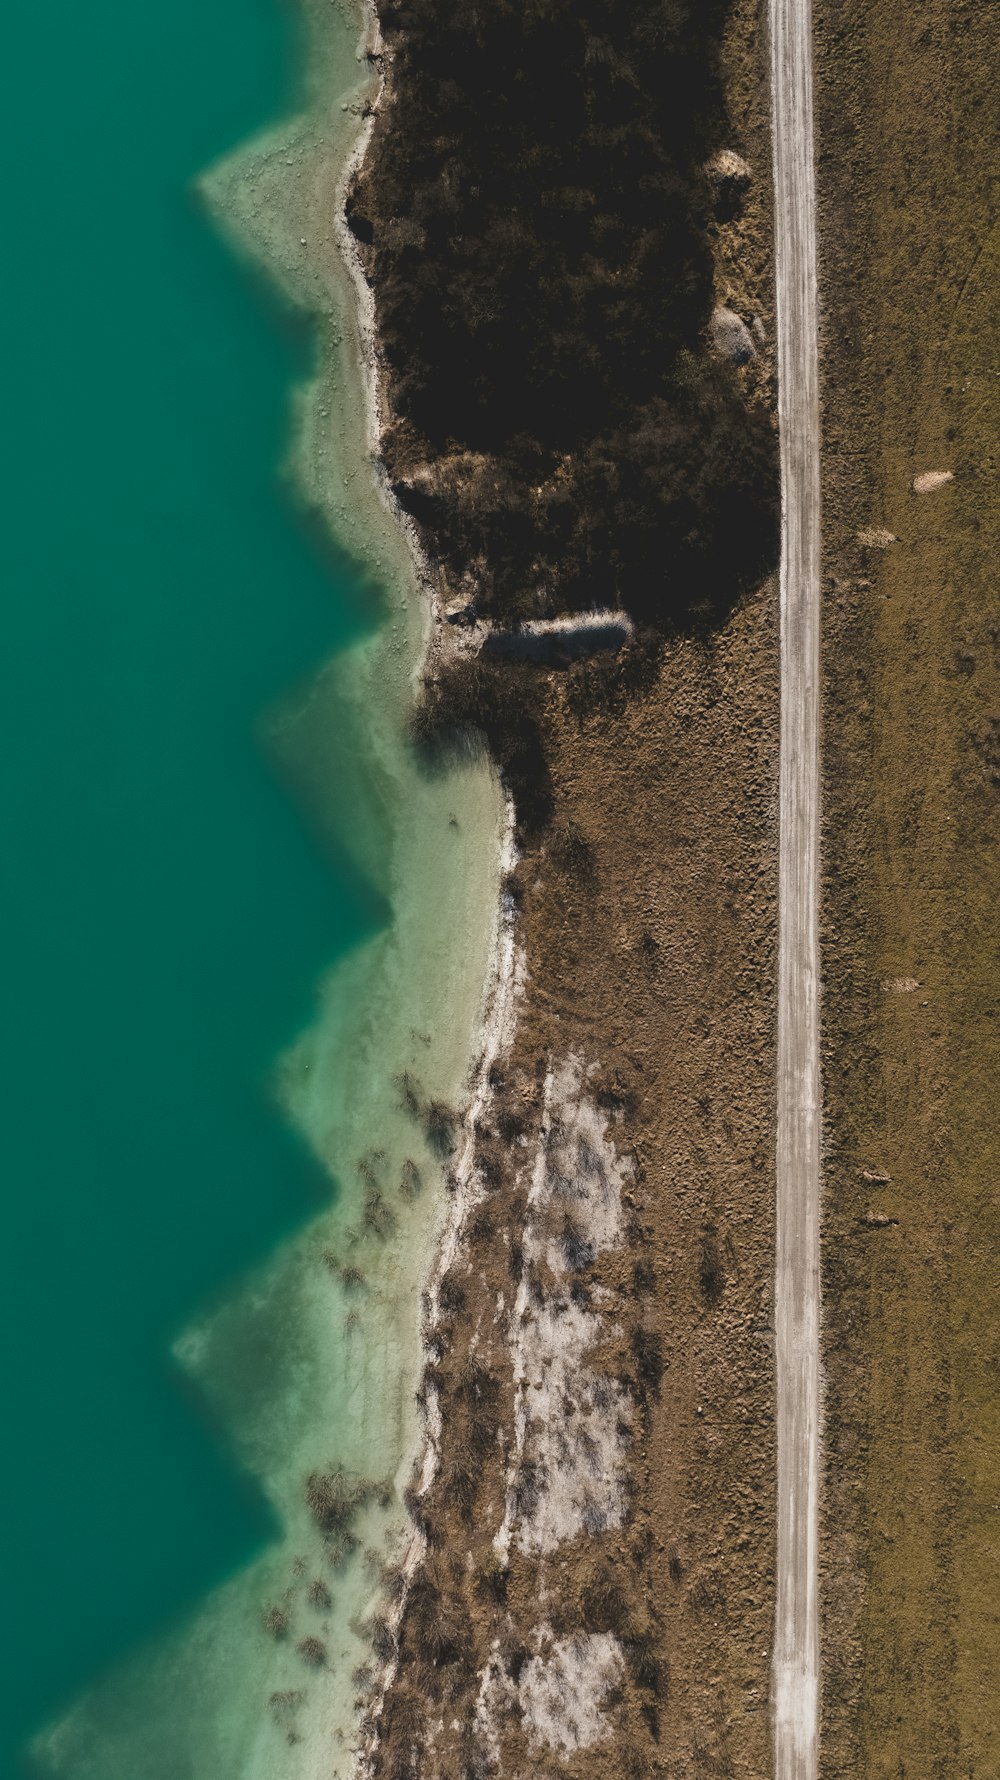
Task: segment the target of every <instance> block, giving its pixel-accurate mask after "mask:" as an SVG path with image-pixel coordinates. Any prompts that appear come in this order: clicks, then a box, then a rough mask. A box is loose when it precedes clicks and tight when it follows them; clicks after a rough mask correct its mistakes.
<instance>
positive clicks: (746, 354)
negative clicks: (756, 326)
mask: <svg viewBox="0 0 1000 1780" xmlns="http://www.w3.org/2000/svg"><path fill="white" fill-rule="evenodd" d="M708 337H709V340H710V341H711V343H712V350H713V352H717V353H718V354H719V357H720V358H727V359H729V360H730V362H731V363H732V364H734V365H746V364H749V362H750V360H751V359H752V358H753V356H754V345H753V340H752V339H751V337H750V329H749V328H748V327H747V324H746V322H745V321H744V320H743V318H742V316H740V315H737V313H736V311H735V309H726V308H724V307H721V306H720V307H719V308H718V309H715V310H713V312H712V319H711V321H710V322H709V325H708Z"/></svg>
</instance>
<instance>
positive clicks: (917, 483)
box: [911, 470, 955, 494]
mask: <svg viewBox="0 0 1000 1780" xmlns="http://www.w3.org/2000/svg"><path fill="white" fill-rule="evenodd" d="M954 480H955V472H954V470H921V472H920V474H919V476H914V478H913V482H912V485H911V486H912V488H913V492H914V494H933V493H934V492H935V490H936V489H938V488H944V487H945V486H946V485H947V484H948V483H949V482H954Z"/></svg>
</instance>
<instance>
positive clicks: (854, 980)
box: [818, 0, 1000, 1780]
mask: <svg viewBox="0 0 1000 1780" xmlns="http://www.w3.org/2000/svg"><path fill="white" fill-rule="evenodd" d="M818 19H819V27H820V44H821V54H820V58H819V73H820V82H819V89H820V104H821V140H822V141H824V143H825V147H826V154H825V156H824V159H823V162H822V168H823V172H822V182H823V200H824V210H823V237H824V263H825V267H826V293H827V329H826V338H827V358H826V377H827V389H826V442H827V456H826V477H827V487H826V491H825V499H826V514H827V520H826V530H827V555H828V561H827V567H828V580H827V614H828V617H827V648H826V662H827V679H828V692H827V717H826V721H827V741H826V758H827V762H828V788H827V827H826V837H825V854H826V933H825V958H826V976H827V982H826V1002H825V1008H826V1029H827V1058H826V1079H827V1111H828V1124H829V1134H830V1167H829V1171H828V1192H827V1204H826V1210H825V1223H826V1245H825V1247H826V1252H825V1269H826V1292H825V1298H826V1306H827V1319H826V1367H827V1376H828V1385H829V1395H828V1428H827V1454H828V1459H827V1468H828V1477H827V1503H828V1514H827V1522H826V1541H825V1551H826V1579H825V1593H826V1597H827V1600H828V1602H829V1604H830V1608H829V1613H828V1623H827V1627H826V1638H825V1650H826V1667H827V1674H826V1697H825V1715H826V1723H825V1727H824V1747H825V1763H826V1772H827V1773H828V1774H829V1776H830V1777H831V1780H833V1776H834V1775H840V1774H841V1773H846V1772H851V1773H855V1774H859V1775H864V1776H869V1777H871V1780H876V1777H878V1780H881V1777H883V1776H884V1777H885V1780H889V1777H890V1776H892V1777H893V1780H895V1776H897V1775H899V1774H901V1773H905V1774H906V1775H907V1776H908V1780H932V1777H934V1776H937V1775H942V1774H945V1773H947V1774H955V1775H958V1774H962V1775H966V1774H968V1775H975V1776H977V1780H979V1777H982V1780H986V1776H989V1775H996V1774H997V1773H998V1772H1000V1742H998V1736H997V1728H998V1722H1000V1721H998V1717H997V1711H996V1705H995V1678H996V1671H997V1667H998V1659H1000V1636H998V1625H1000V1571H998V1566H997V1564H996V1560H995V1539H996V1531H995V1529H996V1524H997V1523H996V1510H995V1501H994V1498H995V1496H996V1487H995V1483H996V1475H997V1468H998V1465H1000V1401H998V1392H997V1384H996V1377H995V1373H994V1371H993V1368H992V1362H991V1356H992V1355H995V1354H996V1351H997V1346H998V1342H1000V1303H998V1299H997V1293H996V1254H997V1249H998V1246H1000V1218H998V1214H997V1202H996V1191H995V1183H996V1177H997V1172H998V1167H1000V1155H998V1148H1000V1146H998V1142H997V1137H996V1110H995V1101H996V1082H997V1079H998V1076H1000V1040H998V1033H997V1028H996V1021H995V1017H994V1015H995V1008H996V1005H997V999H998V997H1000V957H998V951H997V943H996V905H997V898H998V895H1000V843H998V835H1000V800H998V796H997V789H996V787H995V785H994V784H993V783H992V771H993V769H992V767H991V755H990V749H991V736H992V733H993V732H992V725H993V723H994V722H995V718H996V711H997V708H998V703H1000V677H998V665H1000V663H998V655H997V644H996V628H995V627H996V623H997V619H996V606H995V586H994V585H993V577H994V575H995V564H996V561H997V559H998V554H1000V532H998V523H997V514H998V500H997V493H998V491H997V487H996V441H997V437H998V435H1000V408H998V401H997V380H996V341H997V332H998V315H997V302H996V291H997V288H998V283H1000V233H998V226H997V215H998V211H997V204H996V196H995V192H996V177H997V173H998V172H1000V131H998V121H997V111H996V104H995V79H996V69H997V67H998V66H1000V18H998V14H997V10H996V8H995V7H993V6H991V5H989V4H985V3H983V0H971V3H970V4H968V5H964V6H957V5H952V4H945V3H944V0H927V3H925V4H924V5H922V6H921V7H920V8H919V9H916V10H915V9H914V8H912V7H910V6H907V5H905V4H903V0H875V3H874V4H868V3H866V4H861V3H860V0H848V3H846V4H840V3H837V0H822V4H821V5H820V6H819V9H818ZM928 469H951V470H953V472H954V481H953V482H952V483H951V484H949V485H946V486H945V485H942V486H940V487H939V488H937V489H936V490H935V491H934V492H933V493H930V494H926V495H922V496H919V497H916V496H914V495H913V494H912V493H911V484H912V482H913V479H914V477H915V475H917V474H918V473H920V472H923V471H925V470H928ZM875 531H888V532H891V533H892V534H894V536H895V538H896V539H897V540H898V541H897V542H894V543H892V544H888V545H884V546H880V547H878V548H876V547H873V546H872V545H871V544H870V543H868V544H867V545H866V544H865V543H863V542H859V540H858V536H857V534H858V533H859V532H868V533H869V534H872V533H873V532H875ZM866 1173H867V1176H868V1178H867V1179H866V1178H865V1176H866ZM874 1174H878V1175H883V1176H888V1177H890V1178H889V1179H886V1180H883V1181H882V1182H881V1183H880V1184H878V1185H877V1186H876V1185H874V1184H873V1180H872V1176H873V1175H874ZM872 1214H874V1219H875V1221H874V1222H873V1221H872ZM884 1219H889V1220H891V1221H890V1222H888V1223H885V1222H883V1220H884Z"/></svg>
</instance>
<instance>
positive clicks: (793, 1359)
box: [769, 0, 820, 1780]
mask: <svg viewBox="0 0 1000 1780" xmlns="http://www.w3.org/2000/svg"><path fill="white" fill-rule="evenodd" d="M769 17H770V31H771V105H772V123H773V150H774V191H775V258H776V301H777V332H778V392H779V393H778V413H779V422H780V435H781V508H782V518H781V756H780V838H779V884H778V897H779V914H778V1084H777V1258H776V1275H775V1366H776V1374H777V1406H776V1420H777V1447H778V1551H777V1607H776V1617H775V1640H774V1664H773V1676H772V1683H773V1691H772V1710H773V1723H774V1763H775V1780H815V1775H816V1768H817V1744H818V1719H819V1625H818V1602H817V1595H818V1494H819V1162H820V1080H819V631H820V475H819V448H820V430H819V362H818V361H819V352H818V324H817V297H816V174H815V161H814V149H813V101H812V11H811V4H810V0H769Z"/></svg>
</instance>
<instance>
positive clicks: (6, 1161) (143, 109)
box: [0, 0, 382, 1780]
mask: <svg viewBox="0 0 1000 1780" xmlns="http://www.w3.org/2000/svg"><path fill="white" fill-rule="evenodd" d="M4 39H5V43H4V48H5V58H6V64H7V67H8V93H7V101H6V105H5V108H4V116H3V122H2V126H0V128H2V130H3V133H4V138H5V140H4V165H5V167H6V168H7V170H8V179H7V186H8V193H7V197H8V207H9V222H8V225H7V226H8V248H9V253H8V257H7V269H6V273H5V277H4V281H3V286H2V295H0V302H2V305H3V351H4V357H5V370H4V380H3V389H4V425H3V457H4V463H3V495H4V506H5V519H4V528H3V533H2V542H0V553H2V559H3V602H2V611H3V617H2V624H3V635H2V643H0V674H2V678H3V687H2V697H0V712H2V722H3V727H4V735H3V744H2V749H0V775H2V823H3V836H4V866H3V881H2V911H3V912H2V924H0V938H2V945H3V952H4V961H3V984H4V1015H5V1019H4V1040H3V1043H4V1052H3V1064H2V1068H3V1085H4V1096H3V1099H4V1114H3V1139H2V1142H3V1179H4V1191H5V1206H6V1228H5V1238H4V1242H3V1246H2V1249H0V1267H2V1282H0V1301H2V1314H3V1334H2V1345H3V1355H4V1371H5V1379H4V1404H5V1414H4V1433H5V1441H4V1448H5V1458H4V1484H5V1504H4V1514H3V1517H2V1520H0V1539H2V1542H3V1555H2V1574H3V1577H4V1595H5V1601H4V1611H3V1627H4V1631H3V1637H4V1650H3V1657H2V1665H0V1669H2V1674H3V1689H4V1705H3V1716H2V1724H0V1751H2V1753H0V1774H2V1776H3V1780H8V1776H12V1775H14V1774H15V1773H17V1772H19V1771H20V1758H19V1753H18V1752H19V1750H20V1749H21V1747H22V1745H23V1742H24V1739H25V1738H26V1737H27V1736H28V1735H29V1734H30V1733H31V1732H32V1731H33V1730H35V1729H37V1728H38V1726H39V1725H40V1724H41V1723H42V1721H43V1720H44V1719H46V1718H48V1717H50V1716H51V1715H52V1714H53V1713H54V1712H55V1711H56V1710H57V1709H58V1708H59V1706H60V1704H61V1703H62V1702H63V1701H66V1700H68V1699H69V1698H70V1696H72V1695H73V1694H74V1693H75V1692H76V1691H77V1690H78V1689H79V1688H80V1687H81V1686H82V1685H83V1684H84V1683H86V1682H87V1681H88V1680H89V1678H90V1677H91V1676H93V1675H94V1674H95V1673H97V1671H98V1670H100V1669H101V1668H102V1666H104V1665H105V1664H106V1663H107V1662H108V1661H109V1660H110V1659H111V1658H112V1657H113V1656H114V1655H116V1654H117V1653H119V1652H121V1651H122V1650H123V1649H124V1648H125V1647H126V1646H127V1645H129V1644H130V1643H131V1642H132V1641H133V1640H134V1639H136V1638H137V1637H139V1636H141V1635H143V1634H145V1633H147V1632H149V1631H151V1630H152V1629H153V1628H154V1627H155V1626H157V1625H160V1624H162V1623H163V1622H164V1621H165V1620H168V1619H169V1618H170V1616H171V1615H172V1614H176V1613H178V1612H179V1611H180V1610H181V1609H182V1608H184V1607H185V1606H186V1605H187V1604H188V1603H189V1602H191V1601H193V1600H194V1599H195V1598H196V1597H197V1596H199V1595H201V1594H202V1593H203V1592H204V1591H205V1590H206V1589H207V1588H209V1587H210V1585H211V1584H212V1583H213V1582H215V1581H217V1580H218V1579H219V1578H221V1577H222V1576H224V1575H225V1574H228V1573H230V1572H232V1571H233V1570H234V1569H235V1568H237V1567H238V1566H239V1565H241V1564H243V1563H244V1562H245V1561H246V1560H247V1559H248V1558H249V1557H250V1555H251V1554H252V1553H253V1552H254V1551H256V1550H258V1549H260V1548H261V1546H262V1545H263V1544H264V1542H265V1541H267V1540H268V1538H269V1537H270V1536H271V1535H272V1533H273V1531H274V1526H273V1522H272V1518H271V1516H270V1514H269V1512H268V1510H267V1509H266V1507H265V1504H264V1501H263V1498H262V1496H261V1495H260V1494H259V1493H258V1492H257V1491H256V1490H255V1489H254V1488H252V1487H251V1486H250V1484H249V1483H247V1482H246V1481H244V1480H243V1479H242V1478H241V1476H240V1474H239V1473H238V1472H237V1471H236V1469H235V1467H234V1466H233V1464H232V1463H231V1462H230V1460H229V1458H228V1457H227V1453H226V1451H225V1447H224V1441H223V1438H222V1436H221V1435H219V1434H218V1433H217V1432H216V1431H215V1429H214V1428H213V1426H212V1425H211V1423H210V1421H209V1418H208V1416H207V1414H206V1413H204V1412H203V1411H202V1410H201V1409H200V1408H199V1400H198V1398H197V1396H196V1395H195V1393H194V1392H193V1391H192V1390H191V1389H190V1387H186V1386H185V1385H184V1384H183V1382H182V1380H181V1377H180V1374H179V1372H178V1371H176V1370H175V1369H174V1368H173V1367H172V1366H171V1363H170V1362H169V1359H168V1353H169V1344H170V1342H171V1341H172V1339H173V1338H174V1337H175V1336H176V1334H177V1331H178V1329H179V1328H180V1327H181V1326H182V1325H183V1323H184V1321H185V1318H186V1317H187V1316H188V1315H189V1314H190V1313H191V1312H192V1311H193V1310H194V1309H196V1308H197V1307H199V1306H203V1305H204V1304H205V1302H206V1300H207V1299H209V1298H211V1297H212V1295H213V1294H215V1293H217V1292H218V1291H219V1290H220V1289H222V1288H223V1287H224V1286H225V1284H226V1282H227V1281H228V1280H230V1279H232V1278H233V1277H234V1276H235V1275H236V1273H237V1272H238V1270H239V1269H241V1268H242V1267H244V1266H245V1265H246V1264H248V1263H249V1262H251V1261H252V1260H254V1259H255V1258H257V1257H260V1256H262V1255H263V1254H264V1253H265V1252H266V1251H267V1250H268V1249H269V1247H270V1246H271V1245H272V1244H273V1243H274V1242H275V1240H276V1239H277V1238H278V1237H279V1236H280V1235H281V1234H282V1233H283V1232H285V1231H288V1230H289V1229H291V1228H292V1227H294V1226H295V1225H297V1224H298V1223H300V1222H301V1221H302V1220H304V1219H306V1218H307V1217H308V1216H310V1215H311V1214H312V1213H314V1212H315V1211H316V1209H317V1207H318V1206H319V1205H320V1204H322V1203H323V1201H324V1199H325V1198H326V1196H328V1194H329V1190H330V1189H329V1183H328V1182H325V1181H324V1180H323V1179H322V1178H321V1176H320V1173H319V1170H318V1169H317V1168H316V1166H315V1165H314V1164H313V1163H312V1162H311V1161H310V1160H309V1159H308V1158H307V1155H306V1152H305V1149H304V1146H300V1145H298V1144H297V1143H296V1141H295V1140H294V1139H293V1138H292V1136H291V1135H290V1134H289V1133H288V1131H287V1129H286V1127H285V1126H284V1125H283V1123H282V1122H281V1121H280V1120H279V1119H278V1118H276V1117H275V1115H274V1110H273V1107H272V1105H271V1103H270V1100H269V1097H268V1092H267V1088H266V1079H267V1074H268V1071H269V1068H270V1066H271V1064H272V1061H273V1059H274V1057H275V1054H276V1052H277V1051H278V1050H279V1049H280V1047H281V1046H282V1044H283V1043H285V1042H286V1041H288V1040H290V1039H291V1038H292V1037H293V1036H294V1035H295V1033H296V1032H297V1031H298V1030H299V1029H300V1028H301V1026H302V1025H303V1023H304V1022H305V1021H306V1020H307V1019H308V1017H309V1015H310V1013H311V1010H312V1005H313V996H314V985H315V982H316V979H317V976H318V974H319V972H320V970H321V968H322V967H323V966H325V965H327V964H329V963H330V962H331V961H333V960H334V959H335V958H336V957H337V956H338V954H340V953H342V952H344V951H345V949H347V948H348V947H350V946H351V945H352V944H353V943H354V942H355V941H357V940H358V939H359V938H361V937H362V936H363V935H365V934H366V933H369V932H371V931H372V929H373V927H374V926H375V925H376V924H377V923H378V922H379V921H380V920H381V918H382V910H381V908H380V907H379V906H378V905H377V904H376V903H375V901H374V899H373V898H372V897H370V896H368V895H367V894H366V892H365V890H364V887H363V885H361V884H359V883H358V882H357V881H356V880H355V879H354V878H353V877H352V876H351V874H350V873H349V872H348V870H347V868H346V866H345V865H344V864H343V862H342V861H341V860H339V859H338V858H337V856H336V855H334V856H331V855H330V853H329V852H328V851H326V852H324V851H323V850H321V849H320V848H319V847H318V846H316V845H314V844H313V843H312V842H311V841H310V838H309V835H308V832H307V830H306V827H305V825H304V824H303V823H302V822H301V821H300V819H299V817H298V815H297V813H296V811H295V809H294V807H293V805H292V804H291V802H289V801H288V799H287V797H286V796H285V794H284V792H283V791H282V789H281V788H280V787H279V785H278V783H277V781H276V779H275V777H274V775H273V774H272V772H271V771H270V769H269V766H268V764H267V761H266V758H265V756H264V753H263V752H262V750H261V749H260V748H258V747H257V746H256V745H255V742H254V733H255V722H256V719H257V717H258V714H259V713H260V711H261V710H262V708H264V707H265V706H266V705H267V704H268V702H269V701H270V700H271V699H272V698H273V697H274V696H275V695H276V694H277V693H279V692H280V691H281V690H282V688H284V687H285V686H287V685H288V684H289V683H291V682H294V681H295V680H297V679H298V678H299V677H300V676H301V675H303V674H304V673H305V672H306V671H307V670H308V669H309V668H310V666H311V665H312V664H314V663H315V662H317V661H318V660H320V659H321V658H323V657H325V656H327V655H329V654H330V653H331V651H332V650H334V649H336V648H337V647H339V646H340V645H342V644H344V643H345V642H346V641H348V640H349V639H350V638H351V637H353V636H355V635H356V634H357V633H358V632H359V630H360V629H362V628H363V627H364V626H365V625H367V624H369V623H370V622H371V613H370V610H369V596H368V595H367V594H366V593H365V591H364V589H363V588H362V585H361V577H360V575H359V574H358V573H356V572H355V571H354V570H353V569H352V567H351V565H350V564H349V563H348V562H347V561H346V559H345V560H342V561H340V562H339V563H338V562H337V561H336V560H335V561H333V563H332V565H331V561H330V560H329V556H328V554H327V556H326V557H324V559H323V560H321V558H320V556H319V555H318V554H317V553H316V552H315V551H314V548H313V546H312V545H311V544H310V542H309V540H308V538H307V536H306V534H305V532H304V531H303V530H301V529H300V528H297V527H296V524H295V522H294V520H293V518H292V515H291V513H290V510H289V507H288V505H287V503H286V502H285V500H284V499H283V497H282V494H281V492H280V489H279V487H278V483H277V479H276V475H275V465H276V463H277V462H278V460H279V457H280V455H281V451H282V448H283V444H284V439H285V434H286V431H287V424H288V416H287V405H288V390H289V385H290V382H291V381H292V379H293V378H294V377H296V376H297V375H299V374H300V373H301V371H302V370H303V368H304V355H305V353H306V351H307V341H306V340H305V339H300V340H299V341H296V340H295V339H294V337H293V336H292V335H291V334H290V333H289V331H288V330H287V329H285V330H282V329H281V328H279V327H278V326H276V320H275V316H274V314H273V313H268V311H267V309H266V307H265V306H264V304H263V302H262V300H261V298H260V296H259V293H255V292H254V291H253V290H252V289H251V288H250V286H249V284H248V281H247V280H246V279H245V277H244V276H243V275H241V273H240V272H239V271H238V270H237V268H236V266H235V264H234V262H233V259H232V258H231V256H230V255H229V254H228V253H227V251H226V250H225V248H224V247H223V246H222V244H221V243H220V242H219V240H218V239H217V237H216V236H215V235H214V234H213V232H212V230H211V229H210V228H209V227H208V225H207V223H206V219H205V217H204V215H203V214H202V212H201V210H200V209H199V207H198V205H197V204H196V203H195V202H194V200H193V199H192V197H191V192H190V184H191V181H192V179H193V178H194V176H195V175H196V174H197V173H198V172H199V171H200V169H202V168H203V167H204V166H205V165H206V164H207V163H208V162H209V161H210V160H211V159H212V158H213V157H214V156H216V155H218V154H219V153H221V152H222V151H224V150H225V149H227V148H229V147H230V146H231V145H232V144H233V143H234V142H236V141H238V140H239V139H240V138H241V137H242V136H245V135H246V134H247V132H248V131H250V130H252V129H253V128H254V127H255V126H257V125H258V124H259V123H260V121H261V120H262V119H263V118H266V117H267V116H269V115H272V114H273V113H274V112H275V111H276V110H278V109H279V108H280V107H281V106H282V104H283V103H284V102H285V100H286V99H287V97H288V94H289V91H290V87H291V82H292V79H293V68H294V58H295V47H296V46H295V33H294V29H293V22H292V19H291V16H290V15H289V14H288V13H286V12H285V11H284V10H283V9H282V8H281V6H280V5H279V4H277V0H171V4H170V5H169V6H164V5H154V6H151V7H136V6H134V5H128V6H126V5H125V3H124V0H93V4H91V5H88V6H86V7H82V6H80V5H79V4H77V3H76V0H74V3H72V4H71V3H70V0H52V4H50V5H48V6H46V7H20V8H15V9H13V10H11V11H10V12H9V15H8V16H7V17H6V19H5V25H4ZM333 770H335V762H334V763H333ZM135 1780H141V1777H140V1776H139V1775H136V1776H135Z"/></svg>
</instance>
